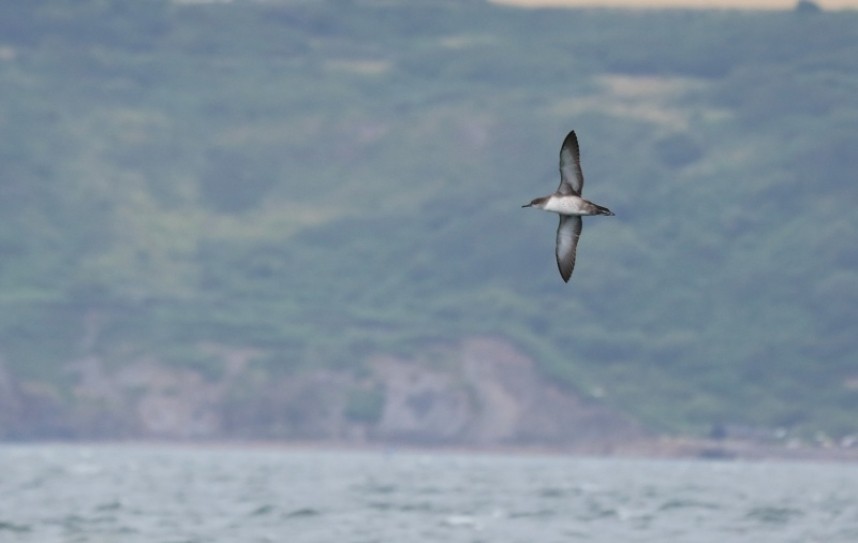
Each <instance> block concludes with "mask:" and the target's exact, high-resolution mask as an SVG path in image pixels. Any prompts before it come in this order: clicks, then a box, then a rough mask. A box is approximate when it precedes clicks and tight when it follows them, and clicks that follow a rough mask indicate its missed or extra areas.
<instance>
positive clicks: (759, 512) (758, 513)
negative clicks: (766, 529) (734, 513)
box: [745, 507, 804, 524]
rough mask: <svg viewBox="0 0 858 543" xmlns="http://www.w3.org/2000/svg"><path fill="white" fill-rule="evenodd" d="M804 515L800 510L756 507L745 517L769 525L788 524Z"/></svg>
mask: <svg viewBox="0 0 858 543" xmlns="http://www.w3.org/2000/svg"><path fill="white" fill-rule="evenodd" d="M803 515H804V513H802V512H801V511H799V510H798V509H793V508H791V507H755V508H753V509H751V510H750V511H749V512H748V514H747V515H745V517H746V518H749V519H752V520H756V521H759V522H764V523H767V524H786V523H787V522H789V521H790V520H792V519H794V518H798V517H801V516H803Z"/></svg>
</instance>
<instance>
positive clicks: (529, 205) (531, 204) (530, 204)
mask: <svg viewBox="0 0 858 543" xmlns="http://www.w3.org/2000/svg"><path fill="white" fill-rule="evenodd" d="M532 206H533V202H531V203H529V204H524V205H523V206H521V207H532Z"/></svg>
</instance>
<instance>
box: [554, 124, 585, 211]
mask: <svg viewBox="0 0 858 543" xmlns="http://www.w3.org/2000/svg"><path fill="white" fill-rule="evenodd" d="M557 190H558V192H560V194H564V195H566V194H576V195H578V196H580V195H581V191H582V190H584V173H583V172H582V171H581V153H580V151H579V149H578V136H576V135H575V131H574V130H573V131H572V132H569V134H568V135H567V136H566V139H565V140H563V145H562V146H560V188H558V189H557Z"/></svg>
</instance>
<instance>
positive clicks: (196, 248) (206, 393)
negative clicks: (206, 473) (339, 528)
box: [0, 0, 858, 450]
mask: <svg viewBox="0 0 858 543" xmlns="http://www.w3.org/2000/svg"><path fill="white" fill-rule="evenodd" d="M525 3H528V2H524V1H523V2H522V4H525ZM571 3H572V2H570V4H571ZM697 4H700V3H697ZM772 4H774V2H773V3H772ZM853 4H854V3H853ZM714 5H715V3H714V2H713V3H711V5H709V6H707V7H711V6H714ZM697 7H700V6H697ZM768 7H771V6H768ZM776 7H778V8H779V9H774V10H771V9H766V10H759V11H756V10H752V11H733V10H697V9H671V10H662V9H650V10H635V11H625V10H620V9H597V8H594V7H592V3H591V6H590V7H586V8H578V9H560V8H545V7H522V6H518V5H509V3H504V4H491V3H486V2H482V1H460V0H456V1H453V0H449V1H446V0H432V1H429V0H415V1H408V2H396V1H383V0H320V1H298V0H284V1H278V0H272V1H267V2H251V1H239V0H237V1H233V2H190V1H187V2H181V1H166V0H139V1H134V2H129V1H119V0H82V1H78V2H65V1H59V0H39V1H35V0H31V1H28V2H14V3H12V2H7V3H5V4H4V5H3V7H2V17H0V96H2V97H1V98H0V134H2V135H0V438H2V439H5V440H32V439H50V440H65V439H71V440H101V439H111V440H113V439H182V440H189V439H190V440H223V439H239V440H242V439H245V440H285V441H322V442H332V443H334V442H336V443H347V444H364V443H392V444H400V443H401V444H417V445H429V444H448V445H479V446H495V445H539V446H558V447H582V448H599V450H610V448H612V447H622V446H624V444H628V443H633V442H639V441H640V440H646V439H649V438H651V437H654V436H664V435H668V436H690V437H710V438H717V439H729V438H736V439H748V440H754V441H760V442H766V443H769V442H777V443H811V442H813V443H817V444H823V445H831V446H838V447H848V446H852V445H853V444H854V443H855V439H856V437H855V436H856V435H858V422H856V421H858V418H856V412H858V335H856V323H858V243H856V241H858V213H856V212H855V207H856V204H858V179H856V171H858V152H856V149H858V148H856V142H858V65H857V64H856V61H855V59H856V58H858V12H856V11H855V10H854V9H841V8H845V7H851V8H854V7H855V6H854V5H851V6H847V3H845V2H840V3H836V2H834V1H832V2H818V3H811V2H800V3H798V4H794V3H787V2H782V3H780V2H779V3H778V6H776ZM571 129H574V130H576V131H577V133H578V137H579V140H580V143H581V151H582V162H583V169H584V174H585V177H586V179H587V183H586V186H585V193H584V196H585V197H588V198H591V199H593V200H594V201H596V202H598V203H600V204H602V205H604V206H607V207H609V208H611V209H612V210H613V211H614V212H615V213H616V217H610V218H604V217H601V218H594V219H591V220H585V227H584V232H583V236H582V239H581V243H580V245H579V248H578V263H577V266H576V270H575V274H574V276H573V277H572V280H571V281H570V283H569V284H568V285H567V284H564V283H563V281H562V280H561V279H560V277H559V274H558V273H557V270H556V265H555V262H554V235H555V228H556V218H555V217H554V216H552V215H548V214H545V213H537V212H533V211H531V210H522V209H521V208H520V206H521V205H522V204H524V203H526V202H529V201H530V200H531V199H532V198H534V197H537V196H541V195H544V194H548V193H550V192H552V191H553V190H554V189H555V188H556V186H557V183H558V173H557V156H558V151H559V147H560V143H561V141H562V139H563V137H564V136H565V135H566V133H567V132H568V131H569V130H571Z"/></svg>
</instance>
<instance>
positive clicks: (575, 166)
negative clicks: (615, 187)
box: [521, 130, 614, 282]
mask: <svg viewBox="0 0 858 543" xmlns="http://www.w3.org/2000/svg"><path fill="white" fill-rule="evenodd" d="M583 188H584V173H583V172H582V171H581V153H580V151H579V149H578V136H576V135H575V131H574V130H573V131H571V132H569V134H568V135H567V136H566V139H564V140H563V145H561V146H560V186H559V187H557V190H556V191H555V192H554V194H549V195H548V196H543V197H542V198H536V199H534V200H533V201H531V202H530V203H529V204H525V205H523V206H521V207H536V208H539V209H544V210H545V211H550V212H552V213H557V214H558V215H560V224H559V225H558V226H557V242H556V245H555V247H554V252H555V254H556V255H557V268H558V269H559V270H560V277H562V278H563V281H565V282H569V278H570V277H572V270H573V269H574V268H575V252H576V250H577V248H578V238H580V237H581V227H582V226H583V224H582V223H583V221H582V220H581V217H582V216H584V215H613V214H614V213H613V211H611V210H610V209H608V208H607V207H602V206H600V205H597V204H594V203H593V202H591V201H589V200H585V199H584V198H582V197H581V191H582V190H583Z"/></svg>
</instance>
